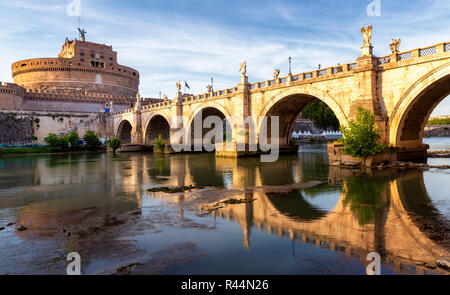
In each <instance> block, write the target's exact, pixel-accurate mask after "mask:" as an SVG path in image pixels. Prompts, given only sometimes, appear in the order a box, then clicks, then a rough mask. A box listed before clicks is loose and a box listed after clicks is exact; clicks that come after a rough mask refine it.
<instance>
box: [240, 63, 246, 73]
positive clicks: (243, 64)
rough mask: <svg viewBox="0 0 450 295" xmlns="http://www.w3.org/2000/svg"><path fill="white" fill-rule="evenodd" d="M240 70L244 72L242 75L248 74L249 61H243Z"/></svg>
mask: <svg viewBox="0 0 450 295" xmlns="http://www.w3.org/2000/svg"><path fill="white" fill-rule="evenodd" d="M239 72H241V73H242V76H245V75H246V74H247V62H246V61H244V62H243V63H241V68H240V69H239Z"/></svg>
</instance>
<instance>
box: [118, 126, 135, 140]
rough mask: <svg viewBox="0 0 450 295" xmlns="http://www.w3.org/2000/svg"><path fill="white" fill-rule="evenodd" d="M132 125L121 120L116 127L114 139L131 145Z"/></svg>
mask: <svg viewBox="0 0 450 295" xmlns="http://www.w3.org/2000/svg"><path fill="white" fill-rule="evenodd" d="M132 130H133V125H132V124H131V123H130V121H128V120H122V121H121V122H120V124H119V126H118V127H117V132H116V137H117V138H120V139H121V140H122V143H131V132H132Z"/></svg>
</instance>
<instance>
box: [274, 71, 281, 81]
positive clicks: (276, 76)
mask: <svg viewBox="0 0 450 295" xmlns="http://www.w3.org/2000/svg"><path fill="white" fill-rule="evenodd" d="M279 76H280V69H275V71H273V78H274V79H278V77H279Z"/></svg>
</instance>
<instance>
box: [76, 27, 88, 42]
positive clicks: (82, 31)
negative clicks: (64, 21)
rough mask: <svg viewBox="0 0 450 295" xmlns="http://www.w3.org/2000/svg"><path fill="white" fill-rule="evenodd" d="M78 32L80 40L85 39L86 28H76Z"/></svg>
mask: <svg viewBox="0 0 450 295" xmlns="http://www.w3.org/2000/svg"><path fill="white" fill-rule="evenodd" d="M78 32H80V41H83V42H85V41H86V33H87V32H86V30H84V29H81V28H78Z"/></svg>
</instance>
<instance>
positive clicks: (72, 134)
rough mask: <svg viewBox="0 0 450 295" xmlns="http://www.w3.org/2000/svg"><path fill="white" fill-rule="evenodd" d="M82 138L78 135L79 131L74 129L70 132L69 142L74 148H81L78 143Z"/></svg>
mask: <svg viewBox="0 0 450 295" xmlns="http://www.w3.org/2000/svg"><path fill="white" fill-rule="evenodd" d="M79 138H80V136H79V135H78V133H77V132H76V131H72V132H70V135H69V143H70V147H71V148H72V149H77V148H79V146H80V145H79V144H78V139H79Z"/></svg>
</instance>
